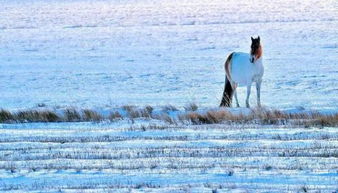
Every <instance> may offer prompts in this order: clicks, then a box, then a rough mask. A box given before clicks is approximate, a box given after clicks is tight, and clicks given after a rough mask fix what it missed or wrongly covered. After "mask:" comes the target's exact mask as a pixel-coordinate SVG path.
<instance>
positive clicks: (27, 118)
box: [15, 110, 62, 122]
mask: <svg viewBox="0 0 338 193" xmlns="http://www.w3.org/2000/svg"><path fill="white" fill-rule="evenodd" d="M15 120H17V121H19V122H59V121H61V120H62V119H61V118H60V117H59V116H58V115H57V114H56V113H55V112H52V111H48V110H46V111H37V110H28V111H20V112H18V113H17V114H15Z"/></svg>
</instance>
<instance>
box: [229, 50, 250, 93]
mask: <svg viewBox="0 0 338 193" xmlns="http://www.w3.org/2000/svg"><path fill="white" fill-rule="evenodd" d="M252 73H253V63H251V62H250V55H249V54H247V53H236V54H234V56H233V58H232V62H231V79H232V80H233V81H234V82H236V83H237V84H238V86H246V85H248V84H249V83H251V82H252Z"/></svg>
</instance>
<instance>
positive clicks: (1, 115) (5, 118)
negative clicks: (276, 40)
mask: <svg viewBox="0 0 338 193" xmlns="http://www.w3.org/2000/svg"><path fill="white" fill-rule="evenodd" d="M13 119H14V116H13V115H12V113H11V112H9V111H7V110H4V109H1V110H0V122H1V123H6V122H10V121H11V120H13Z"/></svg>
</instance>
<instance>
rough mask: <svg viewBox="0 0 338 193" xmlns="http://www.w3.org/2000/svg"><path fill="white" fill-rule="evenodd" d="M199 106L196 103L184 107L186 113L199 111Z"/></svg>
mask: <svg viewBox="0 0 338 193" xmlns="http://www.w3.org/2000/svg"><path fill="white" fill-rule="evenodd" d="M197 109H198V106H197V105H196V104H195V103H190V104H189V105H187V106H185V107H184V110H185V111H197Z"/></svg>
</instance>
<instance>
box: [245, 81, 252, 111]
mask: <svg viewBox="0 0 338 193" xmlns="http://www.w3.org/2000/svg"><path fill="white" fill-rule="evenodd" d="M250 93H251V83H249V84H248V86H247V88H246V107H247V108H250V104H249V97H250Z"/></svg>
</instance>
